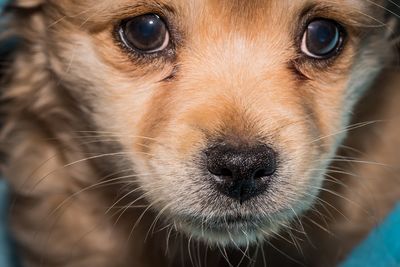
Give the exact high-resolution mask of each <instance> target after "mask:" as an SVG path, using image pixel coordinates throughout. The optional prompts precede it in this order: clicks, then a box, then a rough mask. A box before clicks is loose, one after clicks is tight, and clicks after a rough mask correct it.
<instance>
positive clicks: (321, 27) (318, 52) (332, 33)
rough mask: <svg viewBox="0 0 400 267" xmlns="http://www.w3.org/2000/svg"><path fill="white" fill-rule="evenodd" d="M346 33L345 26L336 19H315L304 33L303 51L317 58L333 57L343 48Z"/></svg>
mask: <svg viewBox="0 0 400 267" xmlns="http://www.w3.org/2000/svg"><path fill="white" fill-rule="evenodd" d="M344 35H345V32H344V30H343V28H342V27H341V25H340V24H339V23H337V22H336V21H333V20H329V19H315V20H313V21H311V22H310V23H309V24H308V25H307V28H306V30H305V32H304V34H303V38H302V42H301V51H302V52H303V53H304V54H306V55H307V56H309V57H312V58H315V59H327V58H330V57H333V56H335V55H336V54H337V53H338V52H340V50H341V49H342V47H343V43H344V42H343V39H344Z"/></svg>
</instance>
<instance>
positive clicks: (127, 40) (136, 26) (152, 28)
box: [119, 14, 170, 54]
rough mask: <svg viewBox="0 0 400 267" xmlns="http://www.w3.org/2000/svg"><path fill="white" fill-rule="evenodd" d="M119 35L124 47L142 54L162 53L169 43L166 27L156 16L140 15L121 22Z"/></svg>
mask: <svg viewBox="0 0 400 267" xmlns="http://www.w3.org/2000/svg"><path fill="white" fill-rule="evenodd" d="M119 35H120V38H121V40H122V41H123V42H124V44H125V45H126V46H128V47H129V48H131V49H134V50H135V51H137V52H140V53H144V54H152V53H156V52H159V51H162V50H164V49H166V48H167V47H168V45H169V43H170V34H169V30H168V28H167V25H166V24H165V22H164V21H163V20H162V19H161V18H160V17H159V16H158V15H156V14H145V15H140V16H137V17H134V18H130V19H127V20H125V21H123V23H121V26H120V28H119Z"/></svg>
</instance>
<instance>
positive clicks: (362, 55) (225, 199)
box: [43, 0, 388, 245]
mask: <svg viewBox="0 0 400 267" xmlns="http://www.w3.org/2000/svg"><path fill="white" fill-rule="evenodd" d="M383 4H384V3H383V2H377V1H363V0H346V1H324V0H320V1H314V0H312V1H306V0H299V1H288V0H285V1H263V0H251V1H239V0H191V1H180V0H154V1H153V0H152V1H136V0H133V1H124V0H115V1H107V0H101V1H98V0H96V1H94V0H84V1H82V0H79V1H75V0H69V1H60V0H57V1H52V0H48V1H45V3H43V14H44V25H46V27H44V28H46V35H45V45H46V51H47V54H48V59H49V62H50V66H51V69H52V70H53V71H54V73H55V75H56V76H57V77H58V79H59V80H60V82H61V83H63V85H64V87H65V88H67V89H68V90H70V91H71V93H73V94H74V95H75V96H78V97H79V99H81V100H82V103H85V105H86V106H87V109H88V110H90V116H91V118H92V120H93V123H94V124H95V125H97V128H98V129H99V131H102V132H107V133H111V134H112V135H113V136H114V137H115V136H117V138H118V141H119V143H120V144H121V147H122V148H123V151H122V152H121V153H123V154H124V155H125V157H126V158H127V159H129V161H130V162H132V166H131V167H133V168H134V169H135V172H136V173H137V177H135V178H132V185H134V186H133V187H137V186H139V187H140V188H141V189H142V190H143V193H144V194H143V196H144V198H145V199H146V200H147V201H148V203H149V205H150V207H151V209H153V210H155V211H156V212H158V213H160V215H161V216H162V218H164V219H165V220H166V221H167V222H168V223H173V224H175V226H176V227H177V228H178V229H179V230H180V231H183V232H185V233H187V234H188V235H191V236H194V237H196V238H199V239H202V240H204V241H206V242H209V243H218V244H223V245H227V244H238V245H243V244H246V243H248V242H256V241H257V240H262V239H263V238H265V237H267V236H268V235H271V234H273V233H275V232H276V231H278V230H279V229H280V228H281V227H282V226H284V225H287V223H289V222H290V220H292V219H293V218H295V217H296V216H297V214H300V213H301V212H302V211H304V210H305V209H307V208H309V207H310V206H311V205H312V203H313V201H314V200H315V198H316V195H317V193H318V191H319V189H320V187H321V185H322V182H323V176H324V174H325V172H326V168H327V165H328V164H329V162H330V159H331V158H332V157H333V156H334V154H335V152H336V150H337V148H338V146H339V144H340V142H341V141H342V139H343V138H344V136H345V132H346V131H345V129H346V127H348V126H349V119H350V116H349V114H350V113H351V111H352V109H353V106H354V105H355V103H356V102H357V100H358V99H359V98H360V96H361V95H362V94H363V92H364V91H365V90H366V88H367V87H368V84H369V83H370V82H371V81H372V79H373V78H374V76H375V74H376V73H377V72H378V71H379V69H380V68H381V65H382V62H383V58H384V56H385V55H384V52H383V51H387V46H388V45H387V43H386V42H387V41H386V40H385V32H386V30H385V28H384V27H383V18H384V16H383V13H384V10H383V8H382V5H383Z"/></svg>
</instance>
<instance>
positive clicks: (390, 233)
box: [0, 0, 400, 267]
mask: <svg viewBox="0 0 400 267" xmlns="http://www.w3.org/2000/svg"><path fill="white" fill-rule="evenodd" d="M276 1H278V0H276ZM5 2H6V0H0V10H1V8H2V7H3V6H4V5H5ZM9 45H10V43H9V42H7V45H4V44H0V54H1V52H2V51H7V49H8V48H9ZM5 53H7V52H5ZM0 90H1V88H0ZM7 196H8V192H7V186H6V184H5V182H4V181H2V180H1V178H0V267H16V264H15V260H14V258H15V257H13V254H12V252H13V250H12V245H11V242H10V238H9V231H8V227H7V224H6V222H7V216H6V215H7V207H8V197H7ZM88 267H92V266H88ZM93 267H94V266H93ZM341 267H400V205H399V206H398V207H397V208H396V209H395V210H394V212H393V213H392V214H391V215H390V216H389V217H388V219H387V220H386V221H385V222H384V223H383V224H382V225H381V226H380V227H378V228H377V229H375V230H374V231H373V232H372V233H371V235H370V236H369V237H368V238H367V239H366V241H365V242H363V244H361V245H360V247H359V248H357V249H356V250H355V251H354V252H353V253H352V254H351V255H350V257H349V259H348V260H347V261H346V262H345V263H344V264H343V265H342V266H341Z"/></svg>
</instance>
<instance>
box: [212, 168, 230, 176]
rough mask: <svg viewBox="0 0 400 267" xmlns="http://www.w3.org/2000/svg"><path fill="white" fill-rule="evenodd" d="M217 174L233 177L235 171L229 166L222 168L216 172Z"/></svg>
mask: <svg viewBox="0 0 400 267" xmlns="http://www.w3.org/2000/svg"><path fill="white" fill-rule="evenodd" d="M216 175H218V176H225V177H232V176H233V172H232V171H231V170H230V169H228V168H223V169H221V172H220V173H219V174H216Z"/></svg>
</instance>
